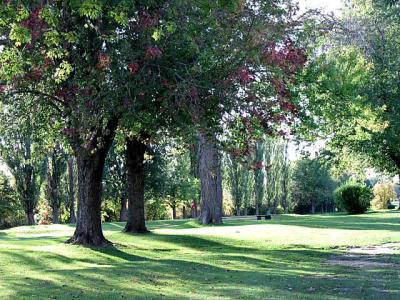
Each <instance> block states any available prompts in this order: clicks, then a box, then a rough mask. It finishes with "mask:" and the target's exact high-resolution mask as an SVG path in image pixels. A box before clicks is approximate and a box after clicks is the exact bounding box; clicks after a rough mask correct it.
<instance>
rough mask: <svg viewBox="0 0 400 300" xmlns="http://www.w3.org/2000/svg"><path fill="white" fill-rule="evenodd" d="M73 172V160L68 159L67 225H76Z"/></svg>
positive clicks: (71, 158)
mask: <svg viewBox="0 0 400 300" xmlns="http://www.w3.org/2000/svg"><path fill="white" fill-rule="evenodd" d="M74 173H75V171H74V158H73V157H70V158H69V159H68V186H69V188H68V194H69V221H68V222H69V223H71V224H73V223H76V216H75V174H74Z"/></svg>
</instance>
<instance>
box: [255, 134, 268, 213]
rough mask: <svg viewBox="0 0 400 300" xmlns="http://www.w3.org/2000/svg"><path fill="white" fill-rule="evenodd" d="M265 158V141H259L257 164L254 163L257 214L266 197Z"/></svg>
mask: <svg viewBox="0 0 400 300" xmlns="http://www.w3.org/2000/svg"><path fill="white" fill-rule="evenodd" d="M264 160H265V143H264V142H263V141H257V142H256V149H255V164H254V193H255V205H256V215H259V214H260V206H261V204H262V203H263V202H264V197H265V165H264ZM268 209H269V207H268Z"/></svg>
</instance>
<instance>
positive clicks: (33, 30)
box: [21, 7, 46, 48]
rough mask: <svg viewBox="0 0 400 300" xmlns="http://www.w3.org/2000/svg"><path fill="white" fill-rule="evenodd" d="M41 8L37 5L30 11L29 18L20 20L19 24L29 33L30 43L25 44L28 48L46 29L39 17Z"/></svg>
mask: <svg viewBox="0 0 400 300" xmlns="http://www.w3.org/2000/svg"><path fill="white" fill-rule="evenodd" d="M41 11H42V8H41V7H39V8H37V9H35V10H34V11H32V13H31V14H30V16H29V18H28V19H27V20H25V21H22V22H21V26H22V27H25V28H27V29H29V32H30V34H31V44H29V45H27V47H28V48H30V47H31V46H32V45H33V44H35V42H36V41H37V40H38V39H39V38H40V36H41V35H42V33H43V32H44V30H45V29H46V23H45V22H44V21H43V19H42V18H41V17H40V12H41Z"/></svg>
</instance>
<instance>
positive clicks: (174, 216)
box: [172, 205, 176, 220]
mask: <svg viewBox="0 0 400 300" xmlns="http://www.w3.org/2000/svg"><path fill="white" fill-rule="evenodd" d="M172 219H174V220H175V219H176V206H175V205H173V206H172Z"/></svg>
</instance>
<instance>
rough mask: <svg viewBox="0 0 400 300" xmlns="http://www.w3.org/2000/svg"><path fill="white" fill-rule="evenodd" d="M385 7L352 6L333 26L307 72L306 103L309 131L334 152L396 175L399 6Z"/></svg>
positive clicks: (372, 4)
mask: <svg viewBox="0 0 400 300" xmlns="http://www.w3.org/2000/svg"><path fill="white" fill-rule="evenodd" d="M382 2H384V1H364V0H360V1H354V3H353V5H352V6H351V7H348V10H347V12H346V13H345V14H344V15H343V17H341V18H339V19H338V20H335V22H334V24H335V26H334V30H333V31H332V33H331V34H330V37H329V39H325V40H324V41H323V43H322V44H323V46H325V47H324V48H323V49H328V50H327V51H319V54H318V55H316V57H314V59H313V60H312V61H313V62H311V63H310V65H309V67H307V71H306V74H307V76H306V82H307V84H305V85H303V86H306V87H307V88H306V90H307V92H306V93H304V94H305V95H306V97H304V94H303V100H305V101H303V103H304V104H305V106H304V108H305V111H304V113H305V114H308V115H309V116H312V117H311V118H313V119H314V121H313V122H312V123H314V124H313V126H311V127H310V126H308V128H313V129H315V128H318V130H319V131H320V133H321V132H322V135H324V136H325V137H328V140H329V144H330V145H331V146H332V147H333V148H336V149H341V148H345V149H346V151H347V152H354V153H358V154H361V155H362V156H363V159H364V160H366V159H367V160H368V162H369V163H370V165H373V166H374V167H375V168H377V169H379V170H382V171H390V172H392V173H398V172H399V166H400V160H399V154H398V144H399V141H400V139H399V137H400V135H399V132H400V129H399V128H400V127H399V122H398V113H397V112H398V110H399V103H398V101H397V99H398V96H399V95H398V89H397V83H398V79H399V78H398V72H397V70H398V66H399V63H400V59H399V55H398V53H399V51H398V47H399V46H398V45H399V43H398V41H399V33H400V23H399V18H398V5H397V4H395V5H393V6H386V5H382ZM326 46H328V47H326ZM321 48H322V47H320V45H318V49H321ZM321 52H322V54H321ZM315 121H317V122H316V123H315ZM321 129H322V130H321ZM313 131H314V130H313ZM341 155H343V154H341Z"/></svg>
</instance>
